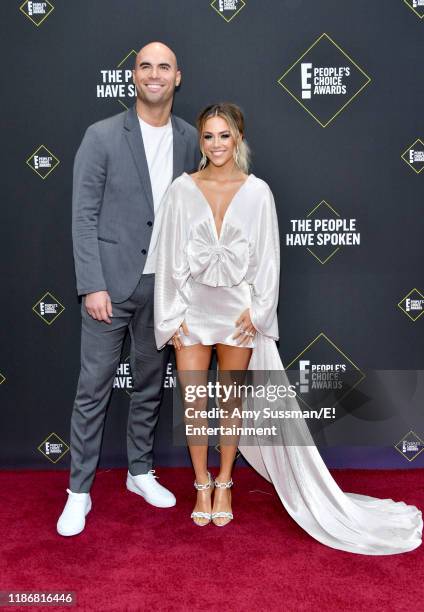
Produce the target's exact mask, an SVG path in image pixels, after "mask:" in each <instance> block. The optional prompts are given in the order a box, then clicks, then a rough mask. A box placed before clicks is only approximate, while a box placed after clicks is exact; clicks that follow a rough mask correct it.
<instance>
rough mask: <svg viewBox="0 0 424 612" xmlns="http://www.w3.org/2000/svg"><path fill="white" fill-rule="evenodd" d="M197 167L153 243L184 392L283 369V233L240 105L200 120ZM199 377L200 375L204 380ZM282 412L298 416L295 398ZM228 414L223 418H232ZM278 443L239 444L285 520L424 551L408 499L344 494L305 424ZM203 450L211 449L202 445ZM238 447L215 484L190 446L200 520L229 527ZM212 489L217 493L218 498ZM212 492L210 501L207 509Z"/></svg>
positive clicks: (345, 544)
mask: <svg viewBox="0 0 424 612" xmlns="http://www.w3.org/2000/svg"><path fill="white" fill-rule="evenodd" d="M198 130H199V137H200V149H201V152H202V160H201V162H200V167H199V171H198V172H196V173H194V174H192V175H188V174H186V173H184V174H183V175H182V176H180V177H179V178H177V179H176V180H175V181H174V182H173V184H172V185H171V187H170V189H169V192H168V201H167V203H166V208H165V212H164V218H163V225H162V230H161V236H160V241H159V247H158V259H157V268H156V279H155V334H156V342H157V346H158V348H161V347H163V346H164V345H165V344H166V343H172V344H173V345H174V347H175V353H176V364H177V370H178V373H179V379H180V382H181V383H182V386H183V388H184V386H185V385H186V384H188V382H190V379H191V378H192V376H193V374H192V373H193V372H194V371H196V373H197V379H196V380H197V382H201V378H200V380H199V372H204V373H205V376H206V372H207V370H208V368H209V363H210V359H211V353H212V348H213V346H215V347H216V353H217V360H218V367H219V370H220V371H222V372H224V373H225V372H228V371H232V370H236V371H241V372H243V371H245V370H246V369H249V370H252V371H253V372H255V371H275V370H278V371H279V372H280V373H281V377H282V378H281V382H286V384H287V386H288V385H289V381H288V379H287V376H286V374H285V372H284V367H283V364H282V363H281V360H280V357H279V354H278V350H277V348H276V344H275V340H277V339H278V324H277V316H276V310H277V302H278V285H279V263H280V255H279V233H278V223H277V216H276V210H275V204H274V199H273V196H272V193H271V191H270V189H269V187H268V185H267V184H266V183H265V182H264V181H262V180H261V179H259V178H257V177H255V176H254V175H253V174H248V148H247V145H246V143H245V141H244V139H243V134H244V120H243V116H242V113H241V111H240V109H239V108H238V107H236V106H235V105H233V104H217V105H213V106H209V107H207V108H206V109H205V110H204V111H203V112H202V113H201V115H200V116H199V119H198ZM200 376H201V375H200ZM283 406H284V408H286V409H291V410H296V409H298V405H297V402H296V400H295V398H293V397H287V398H285V399H284V401H283ZM228 414H229V413H227V415H228ZM278 441H279V443H278V445H275V444H274V445H269V444H263V443H262V441H261V439H259V438H258V439H257V440H256V445H249V446H248V445H243V446H241V447H240V450H241V451H242V453H243V454H244V456H245V457H246V459H247V460H248V461H249V462H250V463H251V464H252V465H253V467H254V468H255V469H256V470H257V471H258V472H259V473H260V474H262V475H263V476H264V477H265V478H267V479H268V480H270V481H272V482H273V484H274V486H275V488H276V490H277V492H278V494H279V496H280V499H281V501H282V502H283V504H284V506H285V508H286V509H287V511H288V512H289V514H290V515H291V516H292V517H293V518H294V519H295V520H296V521H297V522H298V523H299V525H300V526H301V527H303V528H304V529H305V530H306V531H307V532H308V533H309V534H310V535H312V536H313V537H315V538H316V539H317V540H319V541H320V542H322V543H324V544H326V545H328V546H331V547H333V548H337V549H340V550H346V551H350V552H355V553H360V554H370V555H385V554H395V553H399V552H405V551H408V550H413V549H414V548H416V547H417V546H419V545H420V543H421V531H422V519H421V512H420V511H419V510H417V508H415V507H414V506H406V505H405V504H404V503H403V502H399V503H395V502H393V501H392V500H379V499H376V498H371V497H367V496H363V495H356V494H351V493H346V494H345V493H343V491H341V489H340V488H339V487H338V486H337V484H336V482H335V481H334V480H333V478H332V477H331V475H330V473H329V471H328V470H327V468H326V466H325V464H324V462H323V460H322V458H321V456H320V454H319V452H318V450H317V449H316V447H315V444H314V442H313V440H312V437H311V436H310V433H309V430H308V427H307V425H306V423H305V421H304V420H303V419H293V420H291V421H288V420H284V419H283V420H281V422H280V425H279V431H278ZM201 442H204V440H202V441H201ZM236 444H237V440H236V439H234V438H233V439H231V438H230V440H229V442H228V441H227V443H226V444H221V466H220V471H219V474H218V476H217V477H216V479H215V481H214V483H213V482H212V480H211V477H210V474H209V473H208V471H207V446H206V444H205V443H200V444H198V443H197V444H193V443H192V442H191V441H190V440H189V448H190V454H191V458H192V461H193V467H194V471H195V488H196V489H197V501H196V505H195V508H194V511H193V514H192V518H193V520H194V522H195V523H196V524H198V525H205V524H208V522H210V520H211V519H212V521H213V522H214V523H215V524H217V525H219V526H223V525H225V524H228V523H229V522H230V521H231V519H232V518H233V515H232V510H231V491H230V488H231V486H232V484H233V483H232V478H231V472H232V466H233V461H234V456H235V452H236V447H237V446H236ZM213 489H214V491H213ZM212 495H213V502H212Z"/></svg>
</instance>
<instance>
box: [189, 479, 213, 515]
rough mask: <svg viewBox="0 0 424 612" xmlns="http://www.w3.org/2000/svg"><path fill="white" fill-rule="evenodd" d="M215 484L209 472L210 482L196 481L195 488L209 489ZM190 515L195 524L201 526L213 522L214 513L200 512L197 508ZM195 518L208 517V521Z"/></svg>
mask: <svg viewBox="0 0 424 612" xmlns="http://www.w3.org/2000/svg"><path fill="white" fill-rule="evenodd" d="M213 486H214V482H213V480H212V477H211V475H210V473H209V472H208V482H207V483H206V484H199V483H198V482H196V481H194V488H195V489H196V491H207V490H208V489H211V488H213ZM190 517H191V518H192V519H193V523H194V524H195V525H198V526H199V527H204V526H205V525H209V523H210V522H211V519H212V513H211V512H200V511H197V510H196V511H193V512H192V513H191V515H190ZM195 519H208V522H207V523H198V522H197V521H196V520H195Z"/></svg>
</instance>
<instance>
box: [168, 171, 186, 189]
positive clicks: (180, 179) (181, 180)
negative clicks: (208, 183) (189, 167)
mask: <svg viewBox="0 0 424 612" xmlns="http://www.w3.org/2000/svg"><path fill="white" fill-rule="evenodd" d="M187 178H190V177H189V175H188V174H187V172H183V173H182V174H180V176H177V178H176V179H174V180H173V181H172V183H171V189H173V190H175V189H176V190H178V189H184V187H185V186H186V185H187Z"/></svg>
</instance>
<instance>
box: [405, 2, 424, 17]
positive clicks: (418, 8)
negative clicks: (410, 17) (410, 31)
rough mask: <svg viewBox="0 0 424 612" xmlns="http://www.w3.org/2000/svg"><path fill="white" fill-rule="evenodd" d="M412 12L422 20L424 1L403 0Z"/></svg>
mask: <svg viewBox="0 0 424 612" xmlns="http://www.w3.org/2000/svg"><path fill="white" fill-rule="evenodd" d="M403 1H404V2H405V4H406V6H408V7H409V8H410V9H411V11H414V13H415V14H416V15H417V16H418V17H419V18H420V19H422V18H423V17H424V0H403Z"/></svg>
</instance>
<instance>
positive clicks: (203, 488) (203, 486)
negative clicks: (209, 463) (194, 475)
mask: <svg viewBox="0 0 424 612" xmlns="http://www.w3.org/2000/svg"><path fill="white" fill-rule="evenodd" d="M212 486H213V482H212V477H211V475H210V473H209V472H208V482H207V483H206V484H199V483H198V482H196V481H194V488H195V489H196V490H197V491H206V490H207V489H210V488H211V487H212Z"/></svg>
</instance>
